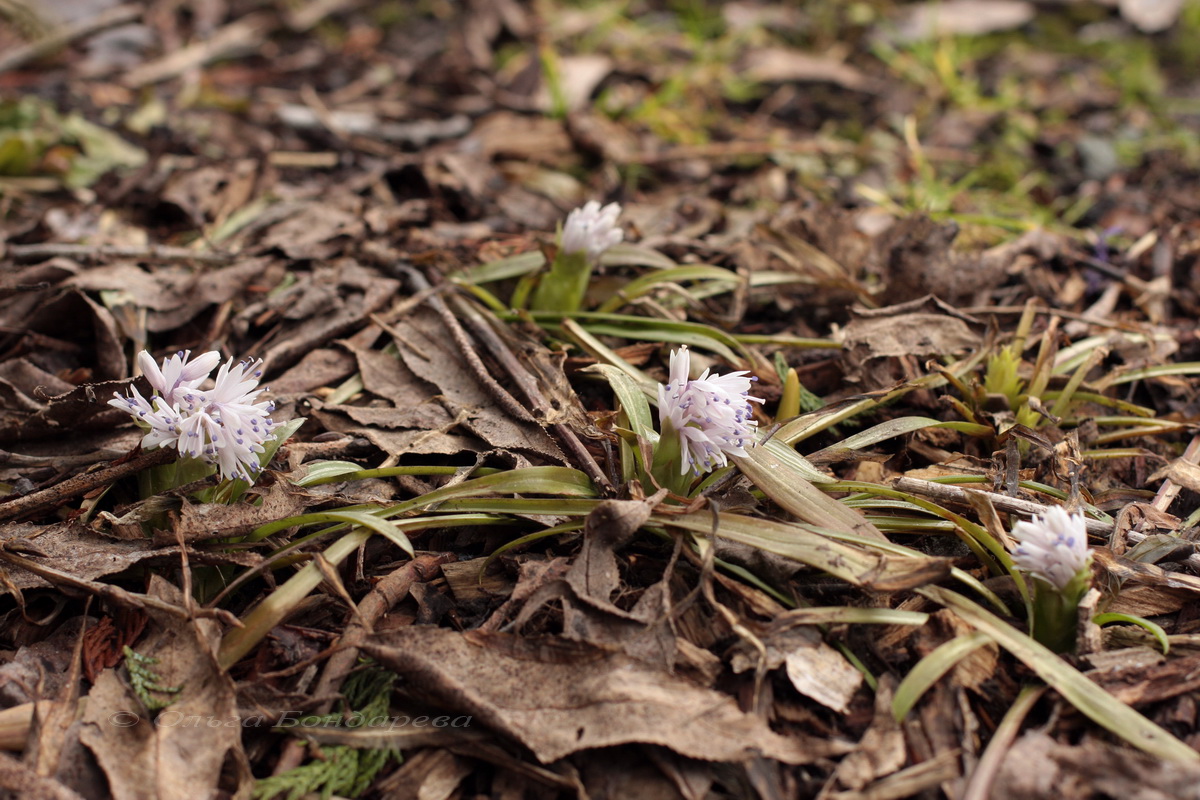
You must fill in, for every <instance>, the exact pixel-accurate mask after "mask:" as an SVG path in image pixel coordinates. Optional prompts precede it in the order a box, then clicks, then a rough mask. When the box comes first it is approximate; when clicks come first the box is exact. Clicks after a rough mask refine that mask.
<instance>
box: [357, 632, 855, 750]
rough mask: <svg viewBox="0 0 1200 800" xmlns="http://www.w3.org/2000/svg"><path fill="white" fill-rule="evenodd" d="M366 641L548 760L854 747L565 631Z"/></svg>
mask: <svg viewBox="0 0 1200 800" xmlns="http://www.w3.org/2000/svg"><path fill="white" fill-rule="evenodd" d="M363 651H364V652H365V653H367V654H368V655H370V656H371V657H372V658H374V659H376V660H377V661H379V662H381V663H383V664H384V665H386V666H387V667H388V668H390V669H393V670H395V671H396V672H397V673H399V674H400V675H401V676H403V677H404V678H405V680H406V681H407V682H408V685H409V686H410V687H412V689H413V691H414V692H415V693H416V694H418V695H419V696H420V697H421V698H423V699H424V700H425V702H437V703H439V704H442V705H444V706H446V707H447V708H451V709H454V710H456V711H457V712H458V713H460V714H470V715H472V716H473V717H474V718H475V720H476V721H477V722H478V723H480V724H482V725H486V726H488V727H490V728H492V729H493V730H495V731H497V732H498V733H501V734H503V735H505V736H509V737H511V738H513V739H515V740H517V741H518V742H520V743H521V744H523V745H525V746H526V747H528V748H529V749H530V750H532V751H533V753H534V755H535V756H536V757H537V758H538V760H539V761H541V762H542V763H546V764H548V763H550V762H553V761H557V760H558V759H560V758H564V757H566V756H568V755H571V754H572V753H577V752H580V751H582V750H588V749H592V748H596V747H609V746H612V745H618V744H627V743H633V742H638V743H643V744H658V745H662V746H664V747H668V748H670V749H671V750H673V751H675V752H676V753H679V754H680V755H685V756H688V757H691V758H699V759H703V760H706V761H746V760H748V759H751V758H754V757H756V756H759V755H762V756H765V757H767V758H773V759H777V760H780V761H783V762H786V763H789V764H805V763H810V762H812V761H813V760H815V759H818V758H823V757H827V756H830V755H834V754H837V753H842V752H845V751H846V749H847V746H846V745H845V744H844V743H841V742H837V741H832V740H827V739H816V738H809V737H801V736H782V735H780V734H777V733H775V732H773V731H772V730H771V729H770V728H768V727H767V725H766V723H765V722H763V721H762V720H761V719H759V718H758V717H755V716H752V715H750V714H745V713H743V712H742V711H740V710H738V708H737V704H736V703H735V702H734V701H733V699H732V698H730V697H728V696H727V695H724V694H721V693H718V692H714V691H711V690H708V689H702V688H700V687H697V686H694V685H692V684H690V683H688V682H686V681H684V680H682V679H680V678H676V677H673V676H671V675H669V674H667V673H664V672H661V671H659V670H656V669H651V668H649V667H647V666H646V665H644V664H643V663H641V662H638V661H636V660H634V659H631V658H629V657H628V656H625V655H623V654H618V653H610V652H606V651H604V650H600V649H598V648H595V647H592V646H589V645H585V644H579V643H568V642H565V641H563V640H561V639H548V638H541V639H527V638H521V637H516V636H509V635H506V634H497V633H492V634H485V633H481V632H478V631H476V632H468V633H458V632H456V631H450V630H445V629H441V628H421V627H413V628H406V629H403V630H398V631H393V632H391V633H387V634H382V635H379V636H376V637H375V639H374V640H373V641H371V642H369V643H368V644H367V645H365V646H364V647H363Z"/></svg>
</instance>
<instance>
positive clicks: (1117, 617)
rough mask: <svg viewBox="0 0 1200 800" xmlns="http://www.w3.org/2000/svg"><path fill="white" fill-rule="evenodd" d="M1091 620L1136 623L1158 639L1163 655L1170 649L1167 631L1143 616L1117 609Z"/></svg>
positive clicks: (1099, 622) (1100, 623)
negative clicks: (1124, 612) (1123, 612)
mask: <svg viewBox="0 0 1200 800" xmlns="http://www.w3.org/2000/svg"><path fill="white" fill-rule="evenodd" d="M1092 622H1094V623H1096V624H1097V625H1101V626H1103V625H1107V624H1109V623H1110V622H1127V623H1129V624H1130V625H1137V626H1138V627H1139V628H1145V629H1146V630H1148V631H1149V632H1150V634H1151V635H1152V636H1154V638H1155V639H1157V640H1158V646H1159V647H1161V648H1162V651H1163V655H1166V654H1167V653H1168V652H1169V651H1170V650H1171V641H1170V640H1169V639H1168V638H1167V632H1166V631H1164V630H1163V629H1162V626H1160V625H1158V624H1157V623H1154V622H1151V621H1150V620H1148V619H1146V618H1145V617H1139V616H1135V615H1134V614H1122V613H1121V612H1119V611H1109V612H1108V613H1106V614H1097V615H1096V616H1094V617H1092Z"/></svg>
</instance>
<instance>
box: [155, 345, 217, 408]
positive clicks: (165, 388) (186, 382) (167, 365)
mask: <svg viewBox="0 0 1200 800" xmlns="http://www.w3.org/2000/svg"><path fill="white" fill-rule="evenodd" d="M191 355H192V351H191V350H180V351H179V352H178V353H176V354H175V355H173V356H171V357H170V358H164V359H163V362H162V368H161V369H159V366H158V364H156V363H154V357H153V356H151V355H150V353H149V352H147V351H146V350H143V351H142V352H140V353H138V357H137V361H138V366H139V367H141V369H142V374H143V375H145V376H146V380H148V381H150V386H151V387H152V388H153V389H154V391H156V392H158V394H159V395H160V396H161V397H162V399H163V400H165V401H166V403H167V405H171V406H173V405H175V404H177V403H178V402H179V399H180V396H181V395H182V393H183V392H186V391H187V390H189V389H195V388H197V387H199V386H200V384H202V383H204V381H205V380H206V379H207V378H208V375H209V373H210V372H212V371H213V367H215V366H216V365H217V364H219V363H220V362H221V354H220V353H218V352H216V351H215V350H213V351H210V352H207V353H205V354H204V355H202V356H199V357H198V358H196V359H195V360H194V361H191V362H189V361H188V359H189V358H190V357H191Z"/></svg>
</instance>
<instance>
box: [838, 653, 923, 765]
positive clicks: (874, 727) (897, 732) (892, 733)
mask: <svg viewBox="0 0 1200 800" xmlns="http://www.w3.org/2000/svg"><path fill="white" fill-rule="evenodd" d="M895 688H896V679H895V678H894V677H892V676H891V675H882V676H880V678H879V688H878V690H876V692H875V717H874V719H872V720H871V727H870V728H868V729H867V732H866V733H865V734H863V737H862V740H861V741H860V742H859V743H858V749H857V750H855V751H854V752H853V753H851V754H850V755H848V756H846V757H845V758H843V759H842V760H841V763H839V764H838V767H837V777H838V780H839V781H840V782H841V783H842V785H844V786H847V787H849V788H851V789H862V788H863V787H864V786H866V785H867V784H869V783H871V782H872V781H874V780H876V779H878V778H882V777H884V776H886V775H891V774H892V773H893V772H895V771H897V770H898V769H900V768H901V767H903V766H904V762H905V760H906V758H907V756H908V753H907V751H906V749H905V746H904V732H903V731H902V730H901V729H900V723H898V722H896V717H895V715H894V714H893V713H892V698H893V696H894V692H895Z"/></svg>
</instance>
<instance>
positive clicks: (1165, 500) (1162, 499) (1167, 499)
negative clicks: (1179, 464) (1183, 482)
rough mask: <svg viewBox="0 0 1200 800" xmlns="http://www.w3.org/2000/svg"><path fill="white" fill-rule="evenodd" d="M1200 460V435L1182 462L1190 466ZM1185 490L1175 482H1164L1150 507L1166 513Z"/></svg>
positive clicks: (1191, 442) (1193, 440)
mask: <svg viewBox="0 0 1200 800" xmlns="http://www.w3.org/2000/svg"><path fill="white" fill-rule="evenodd" d="M1198 459H1200V434H1197V435H1196V436H1193V437H1192V441H1190V442H1188V446H1187V449H1186V450H1184V451H1183V456H1182V457H1181V458H1180V460H1181V461H1185V462H1187V463H1188V464H1195V463H1196V462H1197V460H1198ZM1182 489H1183V487H1182V486H1180V485H1179V484H1178V483H1176V482H1175V481H1173V480H1171V479H1170V478H1167V479H1166V480H1165V481H1163V483H1162V486H1160V487H1158V494H1156V495H1154V500H1153V501H1152V502H1151V503H1150V505H1152V506H1154V507H1155V508H1156V509H1158V510H1159V511H1163V512H1165V511H1166V510H1167V509H1168V508H1170V507H1171V503H1173V502H1175V498H1176V497H1178V496H1179V492H1180V491H1181V490H1182Z"/></svg>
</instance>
